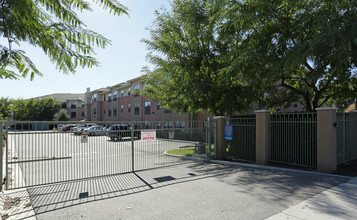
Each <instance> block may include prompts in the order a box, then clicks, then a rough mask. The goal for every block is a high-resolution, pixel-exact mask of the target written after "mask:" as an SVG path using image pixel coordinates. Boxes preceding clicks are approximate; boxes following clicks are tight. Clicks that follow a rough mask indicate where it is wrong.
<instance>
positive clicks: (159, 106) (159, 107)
mask: <svg viewBox="0 0 357 220" xmlns="http://www.w3.org/2000/svg"><path fill="white" fill-rule="evenodd" d="M156 109H157V110H160V109H161V102H158V103H157V106H156Z"/></svg>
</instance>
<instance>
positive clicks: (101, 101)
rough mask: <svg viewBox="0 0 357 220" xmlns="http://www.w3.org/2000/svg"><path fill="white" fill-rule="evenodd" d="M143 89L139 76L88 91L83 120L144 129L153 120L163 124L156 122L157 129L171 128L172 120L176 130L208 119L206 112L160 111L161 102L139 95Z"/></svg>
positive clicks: (88, 89)
mask: <svg viewBox="0 0 357 220" xmlns="http://www.w3.org/2000/svg"><path fill="white" fill-rule="evenodd" d="M144 86H145V85H144V82H143V81H142V80H141V78H140V77H138V78H134V79H131V80H128V81H127V82H123V83H119V84H116V85H114V86H108V87H106V88H100V89H96V90H93V91H90V88H87V92H86V93H85V101H86V104H85V112H86V115H87V118H86V120H88V121H108V122H110V121H112V122H114V121H134V122H135V121H137V122H147V123H146V125H145V126H146V127H147V128H148V127H149V124H150V125H151V126H152V123H150V122H153V121H164V122H163V123H164V124H163V125H161V124H160V123H158V124H157V126H158V127H159V126H163V127H172V122H173V121H174V122H175V123H178V124H176V125H175V126H176V127H177V126H180V127H185V126H186V123H187V121H190V120H198V119H202V118H203V117H205V119H207V117H208V114H207V113H198V114H189V113H181V112H176V111H173V110H168V109H165V108H163V107H162V105H161V103H160V102H157V101H154V100H151V99H149V98H147V97H144V96H141V95H139V92H140V91H141V90H142V89H144Z"/></svg>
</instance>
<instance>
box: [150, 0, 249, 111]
mask: <svg viewBox="0 0 357 220" xmlns="http://www.w3.org/2000/svg"><path fill="white" fill-rule="evenodd" d="M228 2H229V1H228V0H222V1H216V0H174V1H172V3H171V7H172V9H171V11H167V10H161V11H160V12H159V11H156V20H155V21H154V24H153V26H152V28H151V29H150V33H151V38H150V39H145V40H143V42H144V43H145V44H146V46H147V48H148V49H149V51H150V53H149V54H148V60H149V62H150V63H152V64H154V65H155V68H156V69H154V70H149V69H148V68H145V69H144V71H146V74H147V75H146V82H147V83H148V86H147V87H146V89H145V92H144V93H145V95H147V96H150V97H151V98H153V99H154V100H157V101H160V102H162V103H163V104H164V105H165V106H166V107H167V108H169V109H172V108H173V109H176V110H178V111H183V112H196V111H199V110H208V111H210V112H212V113H213V114H216V115H222V114H231V113H232V112H234V111H237V110H243V109H245V108H247V107H249V105H250V103H251V93H249V92H248V91H249V87H247V84H245V83H244V81H243V78H241V77H240V75H239V72H233V71H230V70H229V69H227V68H226V67H227V66H229V65H228V64H229V63H230V62H231V61H232V60H231V50H232V49H233V48H232V47H235V45H237V44H236V43H237V42H238V40H239V38H230V39H228V38H225V39H222V36H221V26H222V24H224V23H225V17H224V16H223V15H224V13H223V12H224V11H225V10H226V8H227V4H228Z"/></svg>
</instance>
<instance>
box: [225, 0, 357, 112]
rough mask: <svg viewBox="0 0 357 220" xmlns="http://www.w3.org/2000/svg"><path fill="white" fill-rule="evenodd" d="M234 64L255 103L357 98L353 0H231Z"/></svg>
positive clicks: (313, 104)
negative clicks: (238, 41) (236, 41)
mask: <svg viewBox="0 0 357 220" xmlns="http://www.w3.org/2000/svg"><path fill="white" fill-rule="evenodd" d="M226 18H227V20H226V21H227V22H226V23H225V27H224V32H225V34H226V36H227V37H228V38H231V37H232V36H233V37H237V38H239V37H243V38H242V41H241V44H240V46H239V47H232V48H233V51H232V56H234V57H235V62H232V64H231V66H230V69H239V70H240V71H242V72H243V73H244V75H245V77H246V78H249V79H250V80H249V83H250V85H252V92H254V93H256V94H258V96H257V97H261V98H260V99H259V103H260V104H261V105H268V106H270V107H273V106H276V105H278V106H279V105H280V106H289V105H291V104H292V103H301V104H302V105H304V106H305V109H306V110H307V111H313V110H315V109H316V108H318V107H321V106H324V105H326V104H327V103H328V104H336V103H337V104H338V103H344V102H346V101H348V100H351V101H353V100H355V99H356V98H357V71H356V66H357V34H356V33H357V1H355V0H352V1H351V0H276V1H265V0H245V1H238V0H236V1H232V4H231V5H229V10H227V12H226Z"/></svg>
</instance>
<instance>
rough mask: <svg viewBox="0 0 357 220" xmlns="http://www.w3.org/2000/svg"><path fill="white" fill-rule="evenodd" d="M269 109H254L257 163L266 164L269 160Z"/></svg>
mask: <svg viewBox="0 0 357 220" xmlns="http://www.w3.org/2000/svg"><path fill="white" fill-rule="evenodd" d="M270 113H271V111H270V110H258V111H255V115H256V128H255V129H256V153H255V160H256V163H257V164H261V165H266V164H268V163H269V161H270Z"/></svg>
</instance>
